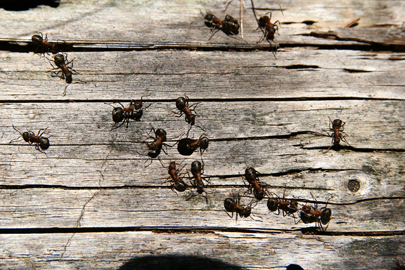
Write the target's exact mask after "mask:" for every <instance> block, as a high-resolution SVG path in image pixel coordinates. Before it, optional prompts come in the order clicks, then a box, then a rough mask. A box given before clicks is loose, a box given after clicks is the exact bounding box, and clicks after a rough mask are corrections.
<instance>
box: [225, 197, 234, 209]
mask: <svg viewBox="0 0 405 270" xmlns="http://www.w3.org/2000/svg"><path fill="white" fill-rule="evenodd" d="M224 207H225V210H226V211H228V212H233V211H234V210H235V201H234V200H233V199H232V198H226V199H225V201H224Z"/></svg>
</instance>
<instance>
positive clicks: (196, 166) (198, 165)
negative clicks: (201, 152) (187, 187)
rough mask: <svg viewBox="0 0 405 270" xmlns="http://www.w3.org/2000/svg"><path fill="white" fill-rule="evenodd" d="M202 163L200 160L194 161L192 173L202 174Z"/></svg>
mask: <svg viewBox="0 0 405 270" xmlns="http://www.w3.org/2000/svg"><path fill="white" fill-rule="evenodd" d="M201 167H202V166H201V162H199V161H198V160H196V161H193V163H191V172H193V173H196V172H200V171H201Z"/></svg>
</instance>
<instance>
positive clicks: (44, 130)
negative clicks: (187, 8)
mask: <svg viewBox="0 0 405 270" xmlns="http://www.w3.org/2000/svg"><path fill="white" fill-rule="evenodd" d="M47 129H48V128H45V129H44V128H41V129H40V130H38V134H37V136H38V137H40V136H42V134H44V133H45V132H46V130H47ZM41 130H43V131H42V133H41V134H39V133H40V132H41Z"/></svg>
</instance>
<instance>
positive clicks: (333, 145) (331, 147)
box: [323, 144, 334, 154]
mask: <svg viewBox="0 0 405 270" xmlns="http://www.w3.org/2000/svg"><path fill="white" fill-rule="evenodd" d="M333 146H334V144H332V145H331V146H329V148H328V149H327V150H326V151H324V152H323V153H324V154H326V153H328V152H329V150H330V149H331V148H332V147H333Z"/></svg>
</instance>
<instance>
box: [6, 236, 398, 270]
mask: <svg viewBox="0 0 405 270" xmlns="http://www.w3.org/2000/svg"><path fill="white" fill-rule="evenodd" d="M0 239H1V242H2V243H3V244H2V248H1V250H0V252H1V261H0V267H2V268H10V269H55V268H57V269H62V268H63V269H185V268H187V269H258V268H259V269H285V266H287V265H290V264H298V265H300V266H301V267H303V268H304V269H342V268H345V269H391V268H392V267H393V266H395V259H393V258H395V257H397V258H401V257H403V256H404V254H405V250H404V236H391V237H387V236H385V237H373V238H370V237H356V236H351V237H340V238H337V237H330V236H311V235H299V234H295V233H293V234H279V233H248V232H245V233H238V232H208V233H198V232H194V233H182V232H178V233H167V232H158V231H156V232H118V233H117V232H115V233H77V234H74V235H73V234H71V233H64V234H51V235H50V234H28V235H27V234H8V235H7V234H6V235H4V234H3V235H1V236H0ZM117 254H119V255H118V256H117ZM282 266H284V267H282ZM165 267H166V268H165Z"/></svg>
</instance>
